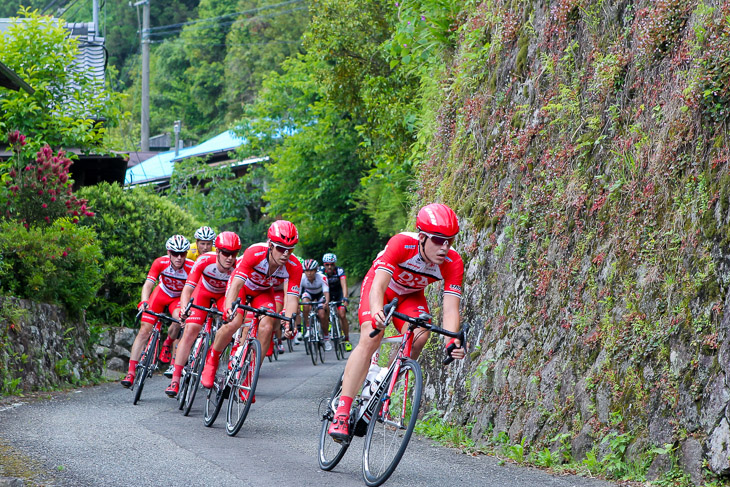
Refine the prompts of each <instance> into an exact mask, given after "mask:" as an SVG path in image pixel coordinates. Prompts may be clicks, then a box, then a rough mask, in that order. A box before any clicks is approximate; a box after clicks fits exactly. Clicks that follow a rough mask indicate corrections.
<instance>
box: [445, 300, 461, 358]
mask: <svg viewBox="0 0 730 487" xmlns="http://www.w3.org/2000/svg"><path fill="white" fill-rule="evenodd" d="M460 304H461V298H460V297H458V296H454V295H452V294H444V323H443V325H444V328H446V329H447V330H449V331H453V332H458V331H459V329H460V328H461V315H460V314H459V305H460ZM454 343H455V344H456V346H457V348H455V349H454V351H453V352H451V356H452V357H454V358H455V359H463V358H464V356H465V355H466V351H465V349H464V348H459V347H461V341H460V340H458V339H456V340H455V342H454Z"/></svg>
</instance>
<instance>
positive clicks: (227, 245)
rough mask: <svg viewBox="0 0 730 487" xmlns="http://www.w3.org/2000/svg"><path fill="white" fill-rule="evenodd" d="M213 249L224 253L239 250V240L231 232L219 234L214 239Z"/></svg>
mask: <svg viewBox="0 0 730 487" xmlns="http://www.w3.org/2000/svg"><path fill="white" fill-rule="evenodd" d="M215 248H216V249H218V250H225V251H226V252H238V251H239V250H241V239H240V238H238V235H236V234H235V233H233V232H221V233H219V234H218V236H217V237H216V238H215Z"/></svg>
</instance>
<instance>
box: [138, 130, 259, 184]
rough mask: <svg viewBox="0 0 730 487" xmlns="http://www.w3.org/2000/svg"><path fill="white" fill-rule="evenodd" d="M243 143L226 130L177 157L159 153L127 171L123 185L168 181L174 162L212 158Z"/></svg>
mask: <svg viewBox="0 0 730 487" xmlns="http://www.w3.org/2000/svg"><path fill="white" fill-rule="evenodd" d="M243 143H245V139H243V138H241V137H238V136H236V134H235V133H234V132H233V131H232V130H227V131H225V132H223V133H221V134H218V135H216V136H215V137H213V138H212V139H209V140H206V141H205V142H202V143H200V144H198V145H194V146H192V147H186V148H184V149H181V150H180V151H178V155H177V157H176V156H175V151H174V150H171V151H167V152H161V153H159V154H157V155H155V156H154V157H152V158H150V159H147V160H146V161H144V162H142V163H140V164H137V165H136V166H134V167H131V168H129V169H127V175H126V177H125V178H124V184H125V185H138V184H148V183H154V182H158V181H164V180H166V179H169V178H170V176H171V175H172V172H173V170H174V168H175V162H177V161H181V160H183V159H188V158H190V157H204V156H212V155H214V154H222V153H227V152H228V151H230V150H233V149H235V148H236V147H238V146H240V145H242V144H243ZM261 160H263V158H256V160H254V159H247V160H246V161H241V162H240V163H238V164H237V165H241V164H244V163H248V164H251V163H254V162H259V161H261Z"/></svg>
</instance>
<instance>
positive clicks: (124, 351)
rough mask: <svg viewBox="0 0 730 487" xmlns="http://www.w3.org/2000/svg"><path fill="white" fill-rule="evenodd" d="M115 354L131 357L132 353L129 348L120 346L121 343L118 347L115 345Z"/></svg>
mask: <svg viewBox="0 0 730 487" xmlns="http://www.w3.org/2000/svg"><path fill="white" fill-rule="evenodd" d="M113 355H114V356H115V357H122V358H126V359H129V357H130V355H131V354H130V353H129V350H127V349H126V348H123V347H120V346H119V345H117V346H116V347H114V353H113Z"/></svg>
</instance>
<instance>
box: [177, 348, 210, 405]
mask: <svg viewBox="0 0 730 487" xmlns="http://www.w3.org/2000/svg"><path fill="white" fill-rule="evenodd" d="M200 339H201V341H202V342H201V344H200V346H199V348H197V350H198V353H197V354H196V355H195V361H194V362H193V364H192V367H190V380H189V381H188V390H187V394H185V409H184V410H183V415H184V416H187V415H188V414H190V409H191V408H192V407H193V401H195V395H196V394H197V393H198V387H200V376H201V375H203V367H205V357H207V356H208V339H207V337H206V336H202V337H200Z"/></svg>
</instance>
